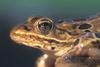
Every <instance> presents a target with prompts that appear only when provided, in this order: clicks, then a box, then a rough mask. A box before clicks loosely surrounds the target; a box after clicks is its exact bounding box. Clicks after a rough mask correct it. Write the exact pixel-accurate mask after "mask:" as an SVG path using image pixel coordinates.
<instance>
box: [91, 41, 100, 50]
mask: <svg viewBox="0 0 100 67" xmlns="http://www.w3.org/2000/svg"><path fill="white" fill-rule="evenodd" d="M92 44H93V47H95V48H99V49H100V41H99V40H97V41H93V42H92Z"/></svg>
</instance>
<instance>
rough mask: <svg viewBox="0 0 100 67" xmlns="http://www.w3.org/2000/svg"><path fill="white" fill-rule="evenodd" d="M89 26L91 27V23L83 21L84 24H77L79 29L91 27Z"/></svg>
mask: <svg viewBox="0 0 100 67" xmlns="http://www.w3.org/2000/svg"><path fill="white" fill-rule="evenodd" d="M91 27H92V25H91V24H87V23H84V24H81V25H80V26H79V29H81V30H83V29H89V28H91Z"/></svg>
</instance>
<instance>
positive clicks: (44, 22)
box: [37, 18, 53, 34]
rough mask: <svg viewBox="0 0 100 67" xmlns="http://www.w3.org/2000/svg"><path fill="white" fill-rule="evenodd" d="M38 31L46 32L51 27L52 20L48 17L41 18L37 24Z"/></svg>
mask: <svg viewBox="0 0 100 67" xmlns="http://www.w3.org/2000/svg"><path fill="white" fill-rule="evenodd" d="M37 28H38V30H39V32H40V33H42V34H48V33H49V32H50V31H51V30H52V28H53V22H52V21H51V20H50V19H49V18H42V19H41V20H40V21H39V22H38V25H37Z"/></svg>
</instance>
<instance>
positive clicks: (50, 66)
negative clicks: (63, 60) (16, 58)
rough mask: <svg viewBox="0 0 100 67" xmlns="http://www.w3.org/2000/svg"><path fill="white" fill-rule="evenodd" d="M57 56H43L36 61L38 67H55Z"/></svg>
mask: <svg viewBox="0 0 100 67" xmlns="http://www.w3.org/2000/svg"><path fill="white" fill-rule="evenodd" d="M55 60H56V56H54V55H51V54H46V53H45V54H43V55H42V56H41V57H39V58H38V60H37V61H36V67H54V64H55Z"/></svg>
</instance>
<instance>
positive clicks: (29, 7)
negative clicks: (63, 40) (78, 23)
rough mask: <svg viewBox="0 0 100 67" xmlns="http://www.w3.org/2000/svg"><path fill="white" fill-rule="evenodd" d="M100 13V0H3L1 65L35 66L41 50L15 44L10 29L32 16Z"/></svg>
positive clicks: (1, 11)
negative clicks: (10, 35)
mask: <svg viewBox="0 0 100 67" xmlns="http://www.w3.org/2000/svg"><path fill="white" fill-rule="evenodd" d="M99 13H100V0H0V67H34V63H35V61H36V59H37V57H38V56H40V54H42V53H41V51H39V50H37V49H33V48H30V47H26V46H21V45H18V44H16V43H14V42H13V41H12V40H11V39H10V37H9V32H10V30H11V28H12V27H13V26H15V25H16V24H21V23H24V22H25V21H26V20H27V18H28V17H30V16H46V17H51V18H55V19H60V18H61V19H62V18H69V19H72V18H79V17H82V18H85V17H89V16H94V15H96V14H99Z"/></svg>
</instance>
